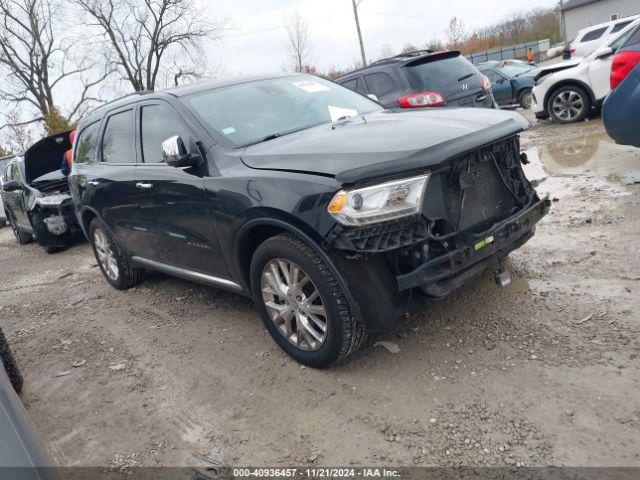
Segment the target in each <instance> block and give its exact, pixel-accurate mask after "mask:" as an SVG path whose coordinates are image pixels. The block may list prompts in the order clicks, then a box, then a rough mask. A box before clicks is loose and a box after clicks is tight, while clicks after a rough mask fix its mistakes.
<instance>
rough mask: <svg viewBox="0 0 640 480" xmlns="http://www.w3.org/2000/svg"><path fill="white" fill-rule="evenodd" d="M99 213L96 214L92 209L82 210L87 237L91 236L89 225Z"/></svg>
mask: <svg viewBox="0 0 640 480" xmlns="http://www.w3.org/2000/svg"><path fill="white" fill-rule="evenodd" d="M96 217H97V215H96V214H95V212H93V211H91V210H85V211H84V212H82V217H81V218H82V228H83V230H84V232H85V233H86V235H87V238H89V225H91V221H92V220H93V219H94V218H96Z"/></svg>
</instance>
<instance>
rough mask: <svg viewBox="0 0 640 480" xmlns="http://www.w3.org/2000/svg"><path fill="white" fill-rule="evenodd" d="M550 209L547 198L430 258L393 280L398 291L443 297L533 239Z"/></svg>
mask: <svg viewBox="0 0 640 480" xmlns="http://www.w3.org/2000/svg"><path fill="white" fill-rule="evenodd" d="M550 206H551V202H550V200H549V198H548V197H544V198H543V199H541V200H538V201H537V202H535V203H534V204H533V205H531V206H529V207H528V208H526V209H525V210H523V211H521V212H518V213H517V214H516V215H513V216H512V217H509V218H507V219H505V220H503V221H502V222H500V223H498V224H496V225H494V226H493V227H492V228H491V229H489V230H486V231H484V232H482V233H480V234H476V235H471V236H469V238H468V239H466V240H467V241H466V242H465V244H464V245H462V246H460V247H459V248H457V249H456V250H454V251H451V252H449V253H447V254H446V255H441V256H439V257H436V258H432V259H430V260H428V261H427V262H425V263H423V264H422V265H420V266H419V267H418V268H416V269H415V270H413V271H411V272H409V273H406V274H403V275H399V276H397V277H396V282H397V286H398V290H399V291H404V290H408V289H410V288H414V287H421V288H422V290H423V291H424V292H425V293H427V295H430V296H433V297H442V296H445V295H447V294H448V293H450V292H451V291H453V290H455V289H456V288H458V287H459V286H461V285H462V284H464V283H465V282H466V281H467V280H469V279H470V278H471V277H473V276H475V275H477V274H479V273H481V272H482V271H484V270H485V269H486V268H487V267H489V266H490V265H492V264H494V263H496V262H497V261H498V260H499V259H501V258H503V257H505V256H506V255H508V254H509V253H510V252H511V251H513V250H515V249H516V248H519V247H520V246H522V245H524V244H525V243H526V242H527V240H529V239H530V238H531V237H532V236H533V234H534V232H535V225H536V223H537V222H539V221H540V219H542V217H543V216H545V215H546V214H547V213H548V212H549V208H550Z"/></svg>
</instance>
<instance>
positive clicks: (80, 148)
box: [74, 122, 100, 163]
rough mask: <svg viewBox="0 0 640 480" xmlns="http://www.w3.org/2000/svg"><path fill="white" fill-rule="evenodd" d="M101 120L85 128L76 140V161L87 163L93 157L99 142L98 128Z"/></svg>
mask: <svg viewBox="0 0 640 480" xmlns="http://www.w3.org/2000/svg"><path fill="white" fill-rule="evenodd" d="M99 128H100V122H95V123H92V124H91V125H89V126H88V127H86V128H83V129H82V131H81V132H80V135H79V136H78V139H77V140H76V145H75V148H76V152H75V153H76V158H75V160H74V162H75V163H87V162H90V161H91V160H92V159H93V155H94V153H95V151H96V146H97V144H98V129H99Z"/></svg>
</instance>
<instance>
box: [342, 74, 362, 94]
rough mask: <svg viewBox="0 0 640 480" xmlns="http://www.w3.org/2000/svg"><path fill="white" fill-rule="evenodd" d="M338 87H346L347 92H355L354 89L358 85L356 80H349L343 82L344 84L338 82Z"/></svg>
mask: <svg viewBox="0 0 640 480" xmlns="http://www.w3.org/2000/svg"><path fill="white" fill-rule="evenodd" d="M340 85H342V86H343V87H347V88H348V89H349V90H353V91H354V92H355V91H356V87H357V85H358V78H357V77H356V78H351V79H349V80H345V81H344V82H340Z"/></svg>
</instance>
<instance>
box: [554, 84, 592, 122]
mask: <svg viewBox="0 0 640 480" xmlns="http://www.w3.org/2000/svg"><path fill="white" fill-rule="evenodd" d="M567 92H569V94H571V93H573V94H575V95H578V96H579V97H580V102H581V106H582V108H581V110H580V111H579V113H577V114H576V113H575V112H573V111H571V113H570V115H569V116H567V117H563V116H562V115H559V113H557V112H556V111H554V109H553V104H554V101H555V100H556V99H557V98H558V97H559V96H561V95H563V94H565V95H566V93H567ZM590 111H591V97H590V96H589V94H588V93H587V91H586V90H585V89H584V88H582V87H580V86H578V85H564V86H562V87H560V88H557V89H556V90H554V91H553V92H551V95H549V99H548V100H547V112H549V116H550V117H551V120H553V121H554V122H556V123H565V124H566V123H576V122H581V121H583V120H584V119H585V118H586V117H587V115H589V112H590Z"/></svg>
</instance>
